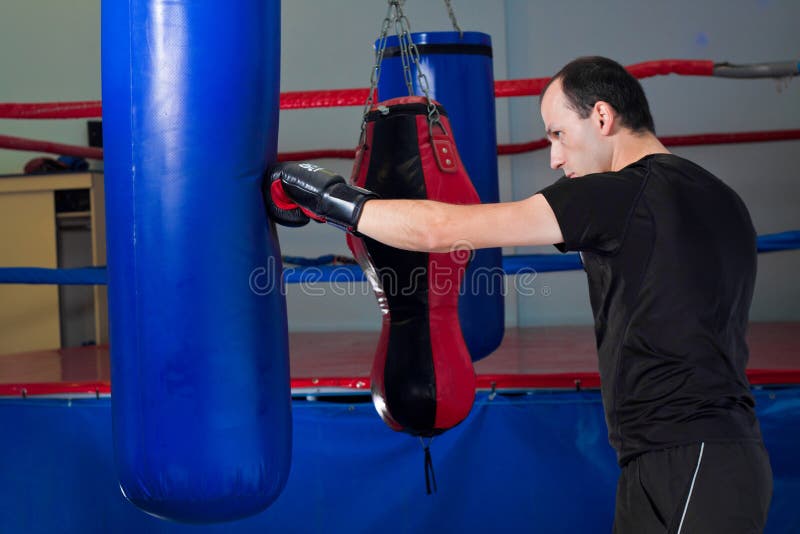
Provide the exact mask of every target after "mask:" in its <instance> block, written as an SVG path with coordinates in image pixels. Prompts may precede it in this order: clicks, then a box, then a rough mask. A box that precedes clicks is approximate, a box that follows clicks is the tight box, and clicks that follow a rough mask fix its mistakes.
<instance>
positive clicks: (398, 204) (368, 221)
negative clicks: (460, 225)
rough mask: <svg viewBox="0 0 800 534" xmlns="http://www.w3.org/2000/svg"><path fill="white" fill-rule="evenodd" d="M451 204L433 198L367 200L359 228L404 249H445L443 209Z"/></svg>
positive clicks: (437, 250)
mask: <svg viewBox="0 0 800 534" xmlns="http://www.w3.org/2000/svg"><path fill="white" fill-rule="evenodd" d="M449 208H452V206H450V205H447V204H443V203H441V202H435V201H432V200H370V201H369V202H367V203H366V204H364V208H363V210H362V212H361V218H360V219H359V221H358V231H359V233H362V234H364V235H367V236H369V237H371V238H373V239H376V240H378V241H380V242H382V243H386V244H387V245H390V246H393V247H395V248H400V249H404V250H416V251H421V252H444V251H447V250H449V244H448V243H445V242H444V241H443V240H442V239H441V237H442V234H443V232H442V227H443V226H444V225H446V224H447V223H446V219H447V217H446V212H447V211H448V209H449Z"/></svg>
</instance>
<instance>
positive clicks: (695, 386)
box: [271, 57, 772, 533]
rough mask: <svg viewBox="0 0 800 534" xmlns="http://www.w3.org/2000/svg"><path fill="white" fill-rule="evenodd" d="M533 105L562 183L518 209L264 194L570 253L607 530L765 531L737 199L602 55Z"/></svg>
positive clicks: (318, 212) (319, 176)
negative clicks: (689, 156)
mask: <svg viewBox="0 0 800 534" xmlns="http://www.w3.org/2000/svg"><path fill="white" fill-rule="evenodd" d="M540 110H541V114H542V119H543V120H544V124H545V128H546V131H547V136H548V138H549V139H550V142H551V151H550V165H551V167H553V168H554V169H560V170H562V171H563V172H564V175H565V176H564V177H563V178H561V179H559V180H558V181H557V182H556V183H554V184H553V185H551V186H549V187H547V188H545V189H543V190H542V191H541V192H539V193H538V194H536V195H533V196H532V197H530V198H527V199H525V200H520V201H517V202H508V203H499V204H488V205H478V206H474V205H472V206H456V205H447V204H442V203H437V202H432V201H424V200H423V201H416V200H380V199H376V198H375V195H372V194H371V193H369V192H367V191H364V190H360V189H358V188H355V187H353V186H350V185H347V184H346V183H344V180H343V179H342V178H341V177H338V176H335V175H332V174H331V173H327V172H326V171H324V170H318V168H316V167H314V166H306V168H303V167H302V166H297V165H283V166H278V167H276V168H274V169H273V171H272V174H271V178H272V180H273V188H272V191H273V193H275V194H273V200H276V201H277V202H278V203H280V204H281V206H282V207H283V208H285V209H286V210H288V211H292V209H293V208H295V207H296V206H297V205H299V206H300V207H301V208H302V209H303V210H304V211H306V212H307V213H311V214H312V215H313V216H315V217H317V218H320V217H322V218H325V219H327V220H328V221H329V222H331V221H332V222H334V223H336V224H338V225H340V226H343V227H345V228H347V229H348V230H350V231H358V232H359V233H361V234H364V235H367V236H370V237H371V238H374V239H376V240H378V241H382V242H384V243H386V244H389V245H391V246H394V247H398V248H402V249H408V250H420V251H448V250H450V248H451V246H452V245H453V244H455V243H464V242H468V243H470V244H471V245H472V246H473V247H475V248H482V247H503V246H523V245H542V244H554V245H556V246H557V247H558V248H559V249H560V250H561V251H580V252H581V254H582V257H583V262H584V266H585V269H586V273H587V275H588V280H589V292H590V298H591V305H592V310H593V313H594V318H595V332H596V336H597V346H598V354H599V362H600V376H601V380H602V396H603V405H604V408H605V413H606V421H607V424H608V431H609V440H610V442H611V445H612V446H613V447H614V448H615V449H616V451H617V456H618V460H619V464H620V466H621V468H622V473H621V476H620V479H619V483H618V488H617V504H616V513H615V521H614V529H615V532H632V533H649V532H670V533H674V532H679V533H680V532H684V533H688V532H692V533H695V532H700V533H713V532H724V533H734V532H760V531H762V530H763V528H764V525H765V523H766V518H767V512H768V508H769V502H770V499H771V496H772V472H771V469H770V465H769V458H768V456H767V453H766V450H765V449H764V446H763V442H762V440H761V432H760V429H759V425H758V421H757V419H756V416H755V412H754V409H753V407H754V400H753V397H752V395H751V393H750V387H749V384H748V382H747V378H746V376H745V366H746V363H747V358H748V349H747V345H746V342H745V332H746V328H747V316H748V311H749V307H750V302H751V298H752V293H753V284H754V280H755V272H756V235H755V231H754V229H753V225H752V223H751V221H750V216H749V214H748V212H747V209H746V207H745V205H744V203H743V202H742V201H741V199H740V198H739V197H738V195H737V194H736V193H735V192H734V191H733V190H732V189H730V188H729V187H728V186H726V185H725V184H724V183H723V182H721V181H720V180H719V179H717V178H715V177H714V176H712V175H711V174H710V173H708V172H707V171H705V170H704V169H702V168H701V167H699V166H698V165H695V164H694V163H692V162H690V161H687V160H685V159H682V158H680V157H677V156H675V155H673V154H670V153H669V151H668V150H667V149H666V148H665V147H664V145H662V144H661V142H660V141H659V140H658V139H657V138H656V136H655V129H654V126H653V119H652V117H651V114H650V110H649V106H648V103H647V100H646V98H645V95H644V92H643V90H642V88H641V85H640V84H639V82H638V81H637V80H636V79H634V78H633V77H632V76H631V75H630V74H629V73H627V71H625V69H624V68H623V67H622V66H620V65H619V64H617V63H615V62H613V61H611V60H609V59H606V58H601V57H585V58H579V59H577V60H575V61H573V62H571V63H569V64H568V65H566V66H565V67H564V68H563V69H562V70H561V71H560V72H558V73H557V74H556V75H555V76H554V77H553V79H552V80H551V81H550V84H549V85H548V87H547V88H546V89H545V91H544V93H543V94H542V98H541V102H540ZM309 169H315V170H309ZM278 180H280V182H279V183H280V184H281V186H282V190H280V187H277V188H276V187H275V185H274V183H275V182H278ZM287 196H288V198H287ZM295 211H296V210H295Z"/></svg>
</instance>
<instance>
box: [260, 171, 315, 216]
mask: <svg viewBox="0 0 800 534" xmlns="http://www.w3.org/2000/svg"><path fill="white" fill-rule="evenodd" d="M261 194H262V196H263V197H264V205H265V206H266V207H267V214H269V218H270V219H272V220H273V221H275V222H276V223H278V224H280V225H282V226H289V227H291V228H298V227H300V226H305V225H307V224H308V221H309V220H310V218H309V216H308V215H306V214H305V213H304V212H303V210H301V209H300V206H298V205H297V204H296V203H294V202H293V201H292V200H291V199H290V198H289V197H288V195H286V193H285V192H284V191H283V185H282V184H281V178H280V174H279V173H273V172H271V171H267V175H266V176H265V177H264V180H263V181H262V183H261Z"/></svg>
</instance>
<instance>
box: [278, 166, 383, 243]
mask: <svg viewBox="0 0 800 534" xmlns="http://www.w3.org/2000/svg"><path fill="white" fill-rule="evenodd" d="M269 175H270V183H271V184H273V185H271V186H270V194H271V200H272V202H273V203H275V204H276V205H277V207H279V208H280V209H284V210H286V209H287V208H293V207H294V206H295V205H296V206H298V207H299V208H300V209H301V210H302V211H303V212H304V213H305V214H306V215H308V216H310V217H312V218H313V219H316V220H317V221H320V222H327V223H329V224H332V225H334V226H338V227H339V228H342V229H344V230H346V231H348V232H352V233H353V234H356V235H358V232H357V229H358V219H359V218H360V217H361V210H362V209H363V207H364V203H365V202H367V201H368V200H372V199H373V198H379V197H378V195H376V194H375V193H373V192H372V191H367V190H366V189H362V188H360V187H356V186H354V185H350V184H348V183H347V182H346V181H345V179H344V178H342V177H341V176H339V175H338V174H336V173H334V172H331V171H329V170H327V169H325V168H323V167H320V166H319V165H315V164H313V163H279V164H277V165H274V166H272V167H271V168H270V170H269ZM276 183H280V184H281V186H282V187H281V189H282V191H277V190H276V187H277V186H275V185H274V184H276ZM284 195H285V196H284ZM282 196H283V198H282ZM285 197H288V199H289V203H284V200H285Z"/></svg>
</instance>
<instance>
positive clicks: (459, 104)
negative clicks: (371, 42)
mask: <svg viewBox="0 0 800 534" xmlns="http://www.w3.org/2000/svg"><path fill="white" fill-rule="evenodd" d="M411 40H412V41H413V42H414V44H415V45H416V47H417V49H418V50H419V56H420V66H421V68H422V71H423V73H424V74H425V77H426V78H427V80H428V85H429V86H430V96H431V98H433V99H434V100H437V101H439V102H441V104H442V106H444V108H445V109H446V110H447V112H448V114H449V118H450V124H452V126H453V133H454V135H455V139H456V143H457V144H458V151H459V152H460V154H461V159H462V161H463V162H464V167H465V168H466V170H467V174H469V176H470V179H471V180H472V184H473V185H474V186H475V190H476V191H477V192H478V196H480V199H481V202H482V203H490V202H498V201H499V199H500V193H499V188H498V185H497V130H496V125H495V111H494V74H493V71H492V40H491V37H489V35H487V34H485V33H480V32H464V33H463V35H462V34H459V32H427V33H412V34H411ZM376 46H377V43H376ZM411 70H412V77H413V83H414V85H413V89H414V92H415V94H417V95H422V94H423V93H422V91H421V90H420V88H419V81H418V79H417V66H416V65H414V63H413V62H412V63H411ZM406 95H408V88H407V86H406V82H405V78H404V76H403V65H402V59H401V56H400V49H399V46H398V40H397V36H391V37H389V38H388V39H387V40H386V51H385V53H384V56H383V62H382V63H381V77H380V80H379V82H378V96H379V97H380V99H381V100H387V99H391V98H395V97H399V96H406ZM461 291H462V293H461V296H460V298H459V302H458V317H459V321H460V323H461V330H462V332H463V333H464V340H465V341H466V343H467V347H468V349H469V352H470V356H471V357H472V360H473V361H477V360H480V359H481V358H484V357H486V356H488V355H489V354H491V353H492V352H493V351H494V350H495V349H496V348H497V347H498V346H499V345H500V342H501V341H502V340H503V331H504V327H505V309H504V307H503V255H502V250H501V249H499V248H495V249H483V250H478V251H476V253H475V257H474V259H473V260H472V263H471V264H470V266H469V268H468V269H467V272H466V275H465V276H464V279H463V281H462V285H461Z"/></svg>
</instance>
